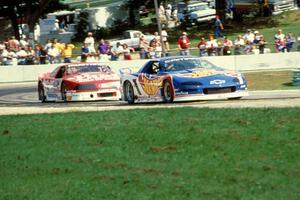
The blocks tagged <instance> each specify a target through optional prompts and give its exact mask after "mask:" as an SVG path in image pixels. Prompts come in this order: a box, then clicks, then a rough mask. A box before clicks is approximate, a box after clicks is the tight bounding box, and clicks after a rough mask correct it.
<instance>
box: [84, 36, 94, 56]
mask: <svg viewBox="0 0 300 200" xmlns="http://www.w3.org/2000/svg"><path fill="white" fill-rule="evenodd" d="M84 44H87V45H88V48H89V49H90V52H91V53H95V52H96V50H95V39H94V37H93V33H92V32H88V36H87V37H86V38H85V40H84Z"/></svg>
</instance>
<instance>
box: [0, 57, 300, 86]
mask: <svg viewBox="0 0 300 200" xmlns="http://www.w3.org/2000/svg"><path fill="white" fill-rule="evenodd" d="M205 59H206V60H208V61H210V62H212V63H214V64H215V65H217V66H220V67H223V68H225V69H232V70H239V71H259V70H277V69H296V68H300V52H291V53H271V54H261V55H240V56H214V57H205ZM146 61H147V60H130V61H110V62H107V63H106V64H107V65H109V66H110V67H111V68H112V69H113V70H115V71H118V69H120V68H133V69H138V68H139V67H141V66H142V65H143V64H144V63H145V62H146ZM58 65H61V64H52V65H17V66H0V83H8V82H25V81H36V80H37V78H38V75H39V74H41V73H45V72H49V71H52V70H53V69H54V68H55V67H57V66H58Z"/></svg>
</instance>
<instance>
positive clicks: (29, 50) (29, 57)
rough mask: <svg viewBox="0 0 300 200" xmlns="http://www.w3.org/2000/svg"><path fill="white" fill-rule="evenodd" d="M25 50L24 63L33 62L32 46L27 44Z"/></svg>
mask: <svg viewBox="0 0 300 200" xmlns="http://www.w3.org/2000/svg"><path fill="white" fill-rule="evenodd" d="M26 52H27V57H26V65H33V64H35V51H34V50H33V48H32V46H28V47H27V48H26Z"/></svg>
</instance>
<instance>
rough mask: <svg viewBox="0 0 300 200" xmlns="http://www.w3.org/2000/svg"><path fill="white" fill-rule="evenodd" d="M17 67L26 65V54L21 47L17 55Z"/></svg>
mask: <svg viewBox="0 0 300 200" xmlns="http://www.w3.org/2000/svg"><path fill="white" fill-rule="evenodd" d="M16 54H17V58H18V65H26V58H27V52H26V51H25V48H24V47H22V48H21V49H20V50H19V51H18V52H17V53H16Z"/></svg>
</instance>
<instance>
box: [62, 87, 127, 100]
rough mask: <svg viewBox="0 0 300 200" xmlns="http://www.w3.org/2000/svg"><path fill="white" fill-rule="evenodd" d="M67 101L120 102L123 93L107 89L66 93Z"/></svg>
mask: <svg viewBox="0 0 300 200" xmlns="http://www.w3.org/2000/svg"><path fill="white" fill-rule="evenodd" d="M66 97H67V98H66V99H67V101H99V100H120V98H121V93H120V90H118V89H106V90H98V91H90V92H73V91H68V92H67V93H66Z"/></svg>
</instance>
